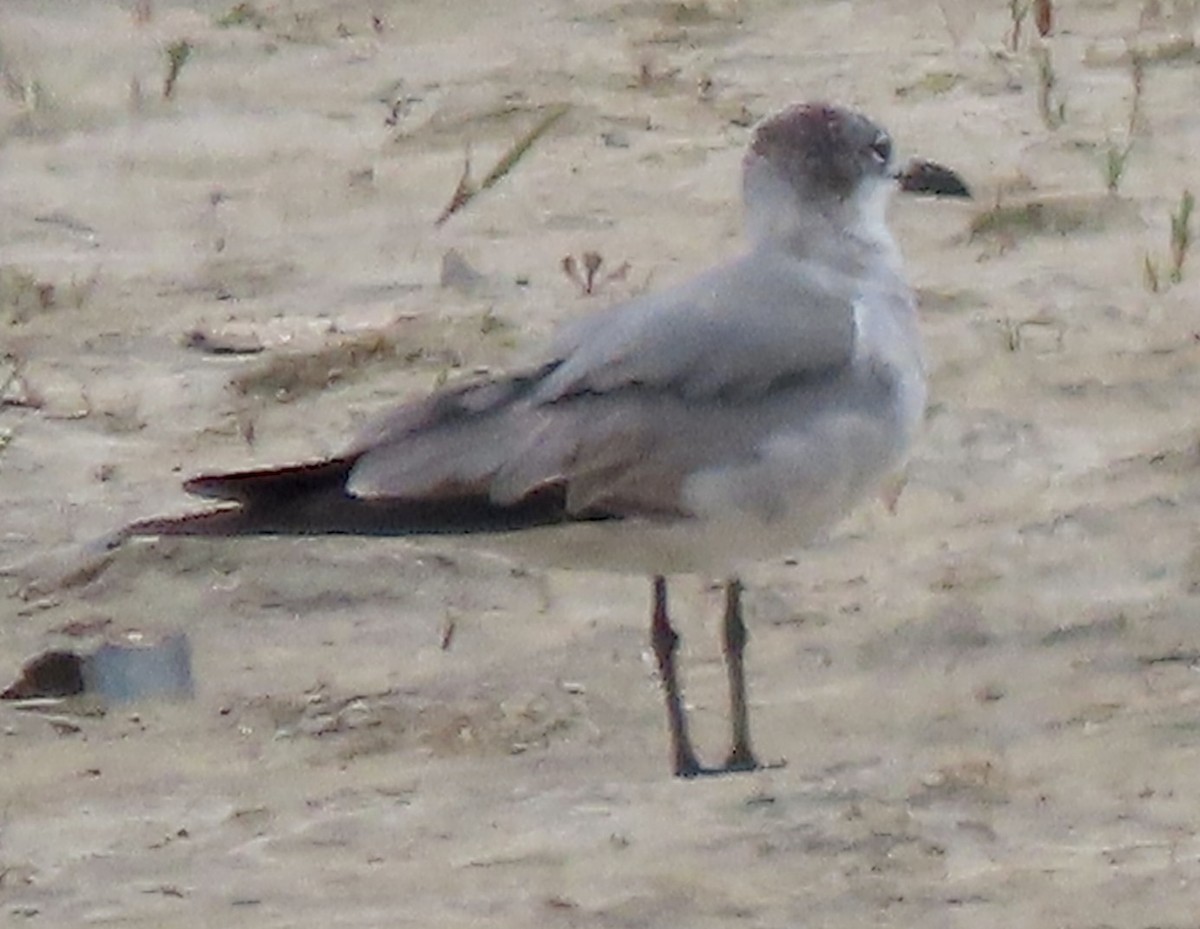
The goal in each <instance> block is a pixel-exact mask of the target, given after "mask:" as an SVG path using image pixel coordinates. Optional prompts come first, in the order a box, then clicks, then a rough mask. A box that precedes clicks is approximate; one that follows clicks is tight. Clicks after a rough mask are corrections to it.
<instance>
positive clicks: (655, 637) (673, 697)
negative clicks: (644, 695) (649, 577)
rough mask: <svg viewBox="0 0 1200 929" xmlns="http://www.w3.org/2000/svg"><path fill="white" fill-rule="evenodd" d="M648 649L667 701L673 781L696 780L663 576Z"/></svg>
mask: <svg viewBox="0 0 1200 929" xmlns="http://www.w3.org/2000/svg"><path fill="white" fill-rule="evenodd" d="M650 645H651V647H652V648H653V649H654V657H655V658H656V659H657V661H658V676H659V679H660V680H661V681H662V688H663V694H664V695H665V696H666V699H667V723H668V724H669V725H670V727H671V755H672V758H673V759H674V761H673V764H674V774H675V776H676V777H695V776H697V775H698V774H702V773H703V768H701V767H700V762H699V761H697V760H696V753H695V752H694V751H693V750H692V742H691V739H690V738H688V730H687V718H686V717H685V716H684V710H683V700H682V697H681V695H680V690H679V678H678V677H677V675H676V673H675V652H676V650H677V649H678V648H679V635H678V634H677V633H676V632H675V630H674V629H672V628H671V620H670V619H669V618H668V616H667V579H666V578H665V577H663V576H662V575H657V576H655V578H654V611H653V613H652V615H651V619H650Z"/></svg>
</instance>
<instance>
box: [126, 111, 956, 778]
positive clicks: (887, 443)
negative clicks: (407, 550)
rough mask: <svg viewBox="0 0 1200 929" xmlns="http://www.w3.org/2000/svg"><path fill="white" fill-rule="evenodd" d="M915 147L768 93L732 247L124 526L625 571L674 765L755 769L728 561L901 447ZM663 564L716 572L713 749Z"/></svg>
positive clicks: (910, 371)
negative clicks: (659, 287) (719, 637)
mask: <svg viewBox="0 0 1200 929" xmlns="http://www.w3.org/2000/svg"><path fill="white" fill-rule="evenodd" d="M928 164H929V163H924V165H926V166H928ZM933 167H934V168H937V169H938V170H935V171H933V172H932V175H931V174H930V172H929V169H928V167H923V168H922V172H923V173H921V174H919V175H917V174H914V175H913V176H910V177H907V178H906V177H905V176H904V175H902V174H901V173H899V172H897V171H896V170H895V168H894V167H893V157H892V142H891V139H890V138H889V136H888V134H887V133H886V132H884V130H882V129H881V128H880V127H879V126H877V125H876V124H875V123H874V122H872V121H871V120H869V119H867V118H866V117H865V116H863V115H861V114H859V113H856V112H853V111H851V110H848V109H844V108H841V107H837V106H831V105H827V104H802V105H797V106H792V107H790V108H788V109H785V110H783V111H782V112H780V113H777V114H775V115H774V116H771V117H769V118H768V119H766V120H765V121H763V122H762V123H760V124H759V125H758V126H757V128H756V129H755V130H754V133H753V137H752V139H751V141H750V146H749V150H748V151H747V152H746V155H745V159H744V161H743V184H744V196H745V205H746V225H747V232H748V238H749V247H748V249H747V250H746V251H745V253H744V254H742V255H741V256H740V257H738V258H735V259H733V260H732V261H729V262H727V263H725V264H722V265H720V266H719V267H716V268H714V269H713V270H710V271H707V272H705V273H703V274H700V275H699V276H697V277H694V278H692V279H691V280H688V281H685V282H684V283H682V284H680V285H678V286H677V287H675V288H673V289H671V290H666V291H663V292H661V293H654V294H647V295H643V296H639V297H636V298H634V299H632V300H630V301H628V302H626V303H622V304H620V305H617V306H615V307H611V308H608V309H604V310H601V311H599V312H595V313H591V314H589V315H587V316H584V317H582V318H580V319H578V320H577V321H575V322H574V323H572V324H570V325H568V326H567V327H566V328H565V329H563V330H562V331H561V332H560V334H559V336H558V338H557V340H556V341H555V342H554V343H553V344H552V346H551V348H550V350H549V352H547V353H546V354H545V355H544V356H543V360H542V361H541V362H540V363H538V364H536V365H534V366H531V367H529V368H527V369H525V370H521V371H518V372H517V373H513V374H508V375H504V376H498V377H493V376H489V377H484V378H481V379H475V380H468V381H466V382H463V383H459V384H456V385H451V386H449V387H446V388H444V389H441V390H438V391H436V392H435V393H433V394H431V395H429V396H426V397H424V398H421V399H417V400H413V401H412V402H409V403H406V404H404V405H402V406H400V407H399V408H397V409H394V410H392V411H391V412H389V413H387V414H386V415H384V416H383V417H382V418H380V419H379V420H377V421H376V422H374V423H373V424H371V425H369V426H368V427H367V428H366V429H365V431H364V432H363V433H362V434H361V435H360V436H359V438H358V439H357V441H355V442H354V443H353V444H351V445H350V446H349V447H348V448H347V450H346V451H345V452H344V453H342V454H340V455H337V456H336V457H333V458H329V459H326V460H324V461H316V462H310V463H305V464H298V465H291V466H287V467H278V468H266V469H261V470H253V471H243V472H238V473H232V474H216V475H207V476H202V477H197V478H195V479H193V480H191V481H189V482H188V483H187V484H186V485H185V486H186V488H187V490H188V491H190V492H192V493H195V494H199V495H201V496H205V497H210V498H216V499H220V500H223V501H226V503H225V504H224V505H222V506H220V507H218V508H215V509H212V510H209V511H207V512H202V513H197V514H192V515H188V516H181V517H175V518H167V519H151V520H144V521H142V522H138V523H134V524H133V525H131V526H129V527H128V528H127V529H126V530H125V532H124V534H123V536H122V537H129V536H136V535H214V536H225V535H252V534H280V535H310V534H330V533H347V534H358V535H399V536H443V537H445V536H453V537H455V538H456V540H458V541H463V542H464V543H472V544H475V545H482V546H483V547H486V548H490V549H493V550H498V551H501V552H505V553H508V554H514V555H516V556H517V557H519V558H526V559H530V560H532V561H534V562H535V563H540V564H543V565H549V566H562V567H589V568H601V569H606V570H616V571H633V572H637V573H642V574H647V575H649V576H650V577H651V578H652V579H653V580H652V587H653V609H652V616H651V622H650V642H651V645H652V647H653V650H654V655H655V657H656V659H657V662H658V669H659V672H660V676H661V681H662V686H663V690H664V693H665V696H666V704H667V717H668V722H669V726H670V739H671V758H672V768H673V771H674V773H675V774H676V775H679V776H683V777H690V776H695V775H698V774H703V773H710V772H714V771H730V770H739V771H740V770H751V769H754V768H757V767H759V762H758V760H757V759H756V757H755V754H754V751H753V750H752V748H751V740H750V725H749V713H748V710H747V704H746V685H745V673H744V669H743V651H744V648H745V645H746V628H745V625H744V624H743V621H742V607H741V593H742V585H741V582H740V580H739V579H738V572H739V571H740V570H741V568H742V566H743V565H745V564H746V563H747V562H753V561H756V560H760V559H763V558H771V557H778V556H780V555H783V554H787V553H789V552H793V551H794V550H796V549H797V548H799V547H801V546H804V545H805V544H807V543H809V542H810V541H812V540H813V539H814V537H815V536H816V535H817V534H818V533H819V532H821V531H822V530H824V529H826V528H828V527H829V526H831V525H832V524H833V523H834V522H836V521H837V520H838V519H839V518H840V517H841V516H842V515H844V514H845V513H846V512H847V511H849V510H850V509H851V508H852V507H853V506H854V505H855V504H857V503H858V502H859V501H861V500H862V499H864V498H865V497H867V496H869V495H870V494H871V493H872V492H873V491H876V490H878V489H879V487H880V485H881V484H882V482H884V481H885V480H886V479H888V478H889V476H893V475H895V474H896V473H897V472H898V469H900V467H901V466H902V465H903V463H904V459H905V456H906V454H907V451H908V448H909V445H910V443H911V442H912V439H913V436H914V434H915V432H916V430H917V427H918V425H919V424H920V422H921V419H922V415H923V411H924V408H925V392H926V388H925V374H924V368H923V365H922V360H921V344H920V339H919V335H918V332H917V316H916V308H915V305H914V300H913V295H912V292H911V291H910V290H909V288H908V286H907V284H906V283H905V281H904V277H903V274H902V271H901V262H900V254H899V251H898V249H897V248H896V244H895V242H894V241H893V240H892V236H891V234H890V233H889V232H888V229H887V227H886V225H885V221H884V220H885V217H884V213H885V209H886V204H887V200H888V196H889V194H890V191H891V190H892V189H893V188H894V187H895V186H897V181H898V180H899V181H901V182H902V184H901V186H902V187H903V188H904V189H908V190H922V189H926V190H928V191H931V192H935V193H936V192H939V190H940V192H946V189H945V182H946V180H947V178H950V179H951V181H954V182H956V181H957V178H956V176H954V175H953V173H952V172H948V171H944V169H940V168H938V166H933ZM938 171H943V173H941V174H938ZM931 176H932V177H934V178H935V180H934V181H931V182H930V183H929V184H928V185H926V184H925V182H924V180H923V178H927V177H931ZM914 178H915V179H914ZM939 185H941V186H940V187H939ZM953 186H954V184H953V183H951V184H950V187H953ZM673 573H705V574H710V575H715V576H721V577H726V578H728V580H727V581H726V584H725V616H724V624H723V652H724V656H725V664H726V668H727V670H728V676H729V689H730V715H731V722H732V747H731V749H730V752H729V755H728V757H727V758H726V760H725V763H724V765H723V766H722V767H721V768H706V767H704V766H702V765H701V764H700V762H699V761H698V759H697V756H696V753H695V752H694V751H693V749H692V744H691V740H690V738H689V736H688V729H687V720H686V716H685V713H684V708H683V702H682V697H681V692H680V687H679V680H678V675H677V673H676V667H675V657H676V649H677V647H678V643H679V637H678V635H677V634H676V632H675V630H674V629H673V628H672V626H671V622H670V619H669V617H668V614H667V583H666V576H667V575H669V574H673Z"/></svg>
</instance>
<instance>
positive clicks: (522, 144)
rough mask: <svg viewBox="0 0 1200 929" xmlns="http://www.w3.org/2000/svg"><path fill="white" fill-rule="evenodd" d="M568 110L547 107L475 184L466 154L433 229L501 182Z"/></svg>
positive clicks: (558, 106)
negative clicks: (452, 191)
mask: <svg viewBox="0 0 1200 929" xmlns="http://www.w3.org/2000/svg"><path fill="white" fill-rule="evenodd" d="M568 109H569V106H568V105H567V104H565V103H557V104H555V105H554V106H552V107H550V109H549V111H548V112H547V113H546V114H545V115H544V116H543V117H542V118H541V119H540V120H538V122H537V124H536V125H535V126H534V127H533V128H532V129H530V130H529V131H528V132H527V133H525V135H523V136H521V138H519V139H518V140H517V141H516V142H514V143H513V144H512V145H511V146H510V147H509V149H508V151H507V152H505V153H504V155H502V156H501V158H500V160H499V161H497V162H496V164H495V166H494V167H493V168H492V170H491V171H489V172H488V173H487V176H486V177H484V179H483V180H482V181H480V182H479V183H478V184H476V183H475V182H474V181H472V180H471V154H470V152H469V151H468V152H467V155H466V158H465V159H464V161H463V172H462V176H461V177H460V178H459V179H458V186H456V187H455V188H454V193H453V195H452V196H451V197H450V202H449V203H447V204H446V207H445V209H443V210H442V212H441V215H440V216H438V218H437V221H436V222H435V223H434V225H436V226H440V225H442V223H444V222H445V221H446V220H447V219H449V218H450V217H451V216H453V215H454V214H455V213H457V212H458V211H459V210H461V209H463V207H465V206H466V205H467V204H468V203H470V202H471V201H472V200H474V199H475V197H477V196H478V195H479V194H481V193H482V192H483V191H485V190H487V189H488V188H489V187H491V186H493V185H494V184H496V183H498V182H499V181H500V180H501V178H503V177H504V176H505V175H506V174H508V173H509V172H510V171H511V170H512V169H513V168H515V167H516V166H517V162H519V161H520V160H521V159H522V158H524V157H525V154H526V153H527V152H528V151H529V150H530V149H531V148H532V147H533V144H534V143H535V142H536V141H537V140H538V139H540V138H541V137H542V136H543V135H545V134H546V132H547V131H548V130H549V129H550V127H551V126H553V125H554V124H555V123H556V122H558V121H559V120H560V119H562V118H563V116H565V115H566V113H567V110H568Z"/></svg>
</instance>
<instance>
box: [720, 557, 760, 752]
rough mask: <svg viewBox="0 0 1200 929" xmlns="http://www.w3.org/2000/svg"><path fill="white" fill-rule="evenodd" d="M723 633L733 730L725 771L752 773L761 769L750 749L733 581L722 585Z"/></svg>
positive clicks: (742, 641) (738, 595)
mask: <svg viewBox="0 0 1200 929" xmlns="http://www.w3.org/2000/svg"><path fill="white" fill-rule="evenodd" d="M722 633H723V636H722V643H721V644H722V647H723V651H724V653H725V670H726V671H727V672H728V674H729V719H730V722H731V723H732V726H733V743H732V747H731V748H730V749H729V757H728V758H726V759H725V770H727V771H752V770H754V769H756V768H758V767H760V765H759V763H758V759H757V758H755V757H754V750H753V749H751V748H750V713H749V711H748V709H747V708H746V672H745V667H744V666H743V664H742V654H743V653H744V652H745V650H746V639H747V635H746V624H745V623H744V622H743V621H742V582H741V581H740V580H739V579H738V578H736V577H733V578H730V579H729V580H728V581H727V582H726V584H725V621H724V624H723V627H722Z"/></svg>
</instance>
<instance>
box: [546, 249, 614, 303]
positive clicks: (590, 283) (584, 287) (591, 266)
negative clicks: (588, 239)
mask: <svg viewBox="0 0 1200 929" xmlns="http://www.w3.org/2000/svg"><path fill="white" fill-rule="evenodd" d="M580 263H582V265H583V272H582V273H580V270H579V264H580ZM603 264H604V258H603V256H601V254H600V253H599V252H584V253H583V254H582V255H581V256H580V262H576V261H575V256H574V255H567V256H566V257H565V258H564V259H563V260H562V269H563V274H565V275H566V276H567V277H568V278H570V279H571V281H572V282H574V284H575V286H576V287H578V288H579V292H580V294H581V295H583V296H585V297H590V296H591V295H592V294H594V293H596V292H597V291H599V290H600V288H601V287H603V286H604V285H606V284H611V283H612V282H613V281H623V280H625V278H626V277H627V276H628V274H629V269H630V267H631V265H630V264H629V262H628V261H624V262H622V263H621V264H620V265H619V266H618V267H617V269H616V270H615V271H610V272H608V273H607V274H605V275H603V276H601V277H599V278H598V277H597V276H596V275H597V274H599V273H600V268H601V266H602V265H603Z"/></svg>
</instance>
